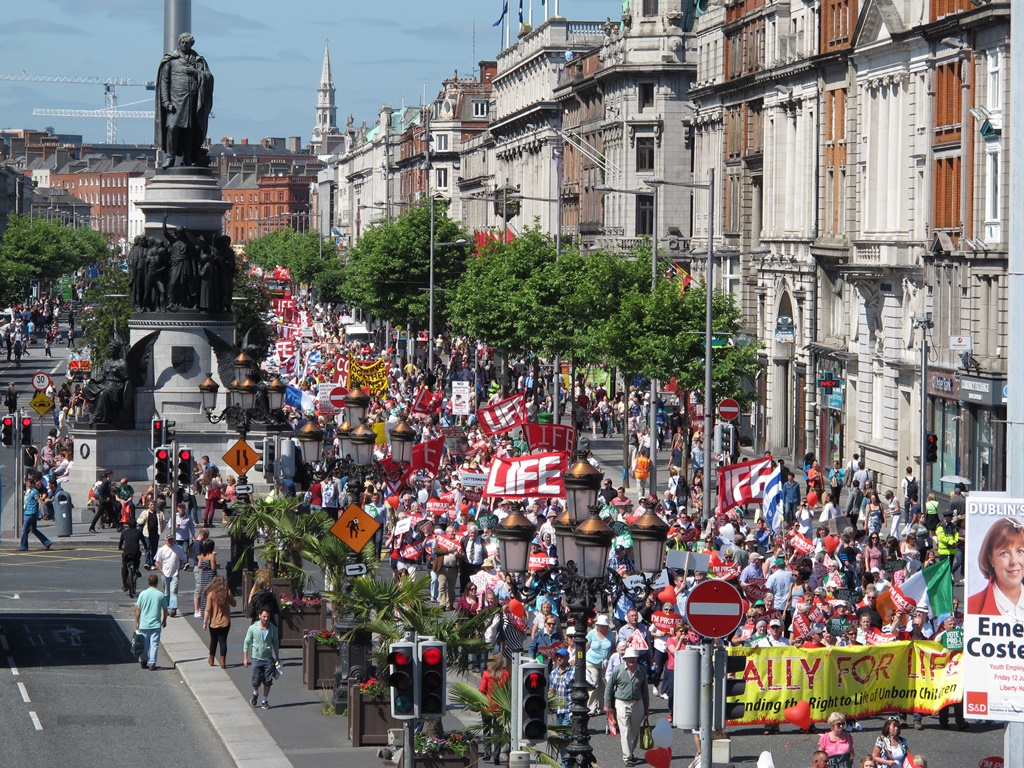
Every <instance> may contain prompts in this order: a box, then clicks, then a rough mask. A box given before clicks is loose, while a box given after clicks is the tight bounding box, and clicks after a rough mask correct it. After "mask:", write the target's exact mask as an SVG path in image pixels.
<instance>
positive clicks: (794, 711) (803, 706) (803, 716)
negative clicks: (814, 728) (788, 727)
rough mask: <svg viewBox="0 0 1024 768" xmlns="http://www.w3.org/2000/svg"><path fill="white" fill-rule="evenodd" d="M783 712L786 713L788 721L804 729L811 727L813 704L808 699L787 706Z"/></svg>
mask: <svg viewBox="0 0 1024 768" xmlns="http://www.w3.org/2000/svg"><path fill="white" fill-rule="evenodd" d="M782 714H783V715H785V717H786V721H787V722H789V723H792V724H793V725H795V726H796V727H797V728H799V729H800V730H802V731H806V730H807V729H808V728H810V727H811V705H810V703H808V701H807V700H806V699H804V700H803V701H798V702H797V703H796V704H794V705H793V706H792V707H786V709H785V710H784V711H783V713H782Z"/></svg>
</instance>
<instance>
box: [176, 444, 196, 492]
mask: <svg viewBox="0 0 1024 768" xmlns="http://www.w3.org/2000/svg"><path fill="white" fill-rule="evenodd" d="M194 461H195V459H194V458H193V456H192V449H191V448H179V449H178V467H177V470H178V473H177V481H178V487H182V488H183V487H187V486H189V485H192V480H193V474H192V464H193V462H194Z"/></svg>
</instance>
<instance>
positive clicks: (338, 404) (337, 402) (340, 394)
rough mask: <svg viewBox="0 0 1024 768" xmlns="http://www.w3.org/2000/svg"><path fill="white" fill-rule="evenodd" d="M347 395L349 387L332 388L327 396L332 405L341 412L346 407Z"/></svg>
mask: <svg viewBox="0 0 1024 768" xmlns="http://www.w3.org/2000/svg"><path fill="white" fill-rule="evenodd" d="M347 394H348V388H347V387H340V386H338V387H332V388H331V391H330V392H329V393H328V395H327V400H328V402H330V404H331V405H333V406H334V407H335V408H337V409H339V410H340V409H342V408H344V407H345V395H347Z"/></svg>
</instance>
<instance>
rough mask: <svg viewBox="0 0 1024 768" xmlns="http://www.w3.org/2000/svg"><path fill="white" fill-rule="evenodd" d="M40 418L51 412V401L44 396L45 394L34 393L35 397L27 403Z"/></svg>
mask: <svg viewBox="0 0 1024 768" xmlns="http://www.w3.org/2000/svg"><path fill="white" fill-rule="evenodd" d="M29 405H31V406H32V408H33V409H34V410H35V412H36V413H38V414H39V416H40V417H43V416H45V415H46V414H48V413H49V412H50V411H52V410H53V400H51V399H50V398H48V397H47V396H46V393H45V392H36V396H35V397H33V398H32V402H30V403H29Z"/></svg>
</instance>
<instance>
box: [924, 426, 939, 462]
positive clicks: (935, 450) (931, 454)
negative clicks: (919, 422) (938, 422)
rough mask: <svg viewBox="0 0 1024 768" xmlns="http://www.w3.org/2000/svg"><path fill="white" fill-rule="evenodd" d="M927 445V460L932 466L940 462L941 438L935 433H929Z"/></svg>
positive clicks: (926, 440) (926, 439)
mask: <svg viewBox="0 0 1024 768" xmlns="http://www.w3.org/2000/svg"><path fill="white" fill-rule="evenodd" d="M925 444H926V448H927V453H926V454H925V460H926V461H927V462H928V463H929V464H931V463H934V462H936V461H938V460H939V436H938V435H936V434H935V433H934V432H929V433H928V435H927V437H926V438H925Z"/></svg>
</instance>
